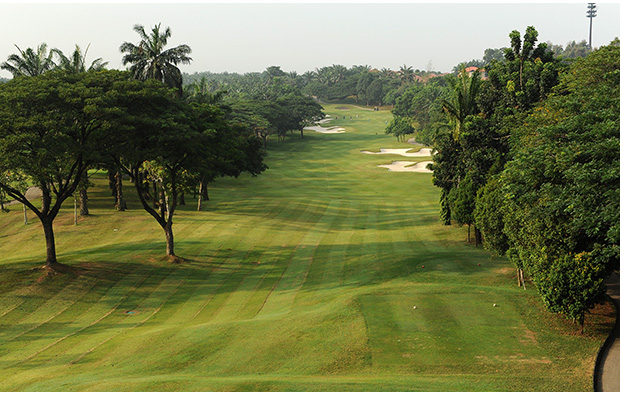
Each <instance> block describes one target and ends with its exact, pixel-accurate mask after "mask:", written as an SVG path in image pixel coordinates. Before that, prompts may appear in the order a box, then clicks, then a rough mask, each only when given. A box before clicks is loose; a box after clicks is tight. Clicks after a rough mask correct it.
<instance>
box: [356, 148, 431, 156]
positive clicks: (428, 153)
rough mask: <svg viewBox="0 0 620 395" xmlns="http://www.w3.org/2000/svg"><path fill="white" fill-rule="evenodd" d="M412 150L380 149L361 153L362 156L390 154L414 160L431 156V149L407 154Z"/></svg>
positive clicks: (422, 149)
mask: <svg viewBox="0 0 620 395" xmlns="http://www.w3.org/2000/svg"><path fill="white" fill-rule="evenodd" d="M412 149H413V148H398V149H396V148H395V149H391V148H381V151H380V152H372V151H362V154H372V155H381V154H392V155H401V156H406V157H409V158H415V157H420V156H431V155H432V149H431V148H421V149H420V150H419V151H418V152H408V151H410V150H412Z"/></svg>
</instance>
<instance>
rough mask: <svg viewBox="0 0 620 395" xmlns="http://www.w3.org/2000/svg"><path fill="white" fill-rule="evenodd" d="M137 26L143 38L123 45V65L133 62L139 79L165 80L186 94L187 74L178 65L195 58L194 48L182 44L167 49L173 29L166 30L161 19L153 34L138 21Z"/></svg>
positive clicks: (136, 28) (179, 93)
mask: <svg viewBox="0 0 620 395" xmlns="http://www.w3.org/2000/svg"><path fill="white" fill-rule="evenodd" d="M133 30H134V31H135V32H136V33H138V35H139V36H140V41H139V42H138V44H132V43H130V42H124V43H123V44H122V45H121V46H120V48H119V49H120V51H121V52H123V53H125V55H124V56H123V65H127V64H131V67H130V68H129V70H130V71H131V72H132V73H133V75H134V77H135V78H136V79H138V80H140V81H144V80H146V79H155V80H157V81H161V82H163V83H164V84H166V85H167V86H169V87H171V88H175V89H176V90H177V94H178V95H179V97H180V96H181V95H182V94H183V76H182V74H181V71H180V70H179V68H178V67H177V65H178V64H179V63H180V64H189V63H190V62H191V61H192V58H190V57H189V54H190V53H191V52H192V50H191V48H190V47H189V46H188V45H186V44H182V45H179V46H176V47H174V48H169V49H165V47H166V45H168V39H169V38H170V37H171V35H172V32H171V30H170V28H169V27H167V28H166V29H164V30H163V31H162V29H161V23H160V24H158V25H155V26H154V27H153V28H152V29H151V32H150V34H147V33H146V32H145V30H144V26H142V25H135V26H134V27H133Z"/></svg>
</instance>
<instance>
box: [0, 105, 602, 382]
mask: <svg viewBox="0 0 620 395" xmlns="http://www.w3.org/2000/svg"><path fill="white" fill-rule="evenodd" d="M338 107H339V108H338ZM342 107H346V109H345V108H342ZM326 112H327V113H328V114H330V115H334V116H338V120H336V121H334V122H333V124H334V125H338V126H344V127H346V128H347V133H345V134H333V135H323V134H319V133H314V132H309V131H308V132H306V133H304V135H305V136H304V139H303V140H302V139H300V137H299V135H294V136H291V137H289V138H287V139H286V141H284V142H273V141H272V142H270V147H269V156H268V159H267V162H268V165H269V167H270V169H269V170H268V171H267V172H266V173H265V174H263V175H261V176H259V177H257V178H251V177H246V176H243V177H240V178H239V179H222V180H218V181H217V182H215V183H213V184H212V185H210V195H211V198H212V200H211V201H209V202H208V204H207V205H206V209H205V210H204V211H203V212H196V211H195V200H194V199H192V198H191V197H190V198H189V199H188V202H187V203H188V204H187V206H185V207H183V208H181V209H180V210H179V211H178V216H177V217H176V220H175V225H174V229H175V235H176V241H177V245H176V251H177V253H178V254H179V255H181V256H182V257H183V258H184V259H185V261H184V262H183V263H180V264H169V263H167V261H166V260H164V259H162V258H163V257H162V256H163V252H164V239H163V232H162V231H161V230H160V229H159V228H158V226H157V224H156V223H155V221H154V220H153V219H152V218H150V217H149V216H148V214H146V213H145V212H144V211H143V210H141V209H140V208H139V203H138V201H137V198H136V196H135V195H134V194H133V193H132V192H131V190H130V189H129V187H128V188H127V191H126V192H127V197H128V201H129V207H130V210H129V211H126V212H122V213H120V212H115V211H114V210H113V208H112V204H113V202H112V198H111V196H110V193H109V192H108V191H107V190H106V180H105V177H104V175H103V174H101V173H98V174H95V175H93V178H92V179H93V181H94V183H95V186H94V187H93V188H92V189H91V192H90V198H91V200H90V205H91V212H92V214H93V215H91V216H89V217H87V218H81V219H80V221H79V223H78V225H77V226H75V225H73V213H72V203H71V204H68V205H67V208H66V210H64V211H63V212H62V213H61V215H60V217H59V218H58V220H57V222H56V228H55V229H56V235H57V242H58V246H57V250H58V252H59V259H60V261H61V262H62V263H65V264H69V265H72V266H74V267H77V268H79V269H80V272H79V274H78V275H76V276H69V275H63V276H56V277H52V278H46V277H42V276H41V275H42V273H41V271H40V270H38V269H37V268H38V267H39V266H41V263H42V261H43V260H44V243H43V238H42V232H41V228H40V225H38V224H36V223H35V222H34V219H31V224H30V225H28V226H24V225H23V217H22V215H23V214H22V213H21V211H19V210H14V211H12V212H10V213H8V214H2V215H0V227H1V230H0V243H2V244H1V251H2V255H1V256H0V291H1V292H2V294H1V296H0V325H1V327H0V372H2V375H1V376H0V390H3V391H564V390H570V391H588V390H590V389H591V374H592V369H593V363H594V358H595V354H596V351H597V349H598V347H599V346H600V344H602V341H603V339H604V337H605V336H606V333H607V331H608V330H609V329H610V328H611V320H612V318H611V311H610V309H609V308H608V307H607V308H600V309H598V310H597V311H596V312H595V314H593V315H591V316H589V317H588V325H587V328H586V334H585V335H583V336H579V335H578V328H575V327H573V326H572V325H570V323H567V322H566V321H565V320H563V319H562V318H560V317H557V316H555V315H552V314H549V313H547V312H545V311H544V309H543V308H542V307H541V304H540V301H539V299H538V297H537V296H536V295H535V292H534V291H533V290H532V289H531V287H530V288H528V290H527V291H523V290H522V289H519V288H517V287H516V280H515V279H514V278H513V274H514V273H513V270H512V268H511V266H510V265H509V263H508V262H507V261H505V260H503V259H496V260H491V259H489V257H488V255H487V254H486V253H485V252H484V251H482V250H481V249H476V248H475V247H473V246H471V245H468V244H466V243H465V239H466V229H464V228H458V227H444V226H441V225H440V224H439V223H438V220H437V214H438V210H437V207H438V206H437V202H438V190H437V189H436V188H435V187H433V186H432V183H431V175H430V174H416V173H393V172H388V171H387V170H385V169H382V168H377V167H376V166H377V165H378V164H384V163H390V162H391V161H393V160H399V159H402V157H400V156H396V155H394V156H392V155H381V156H374V155H365V154H361V153H360V151H361V150H367V149H370V150H378V149H379V148H403V147H408V145H407V144H405V143H397V142H396V139H395V138H394V137H390V136H385V135H384V134H383V128H384V125H385V121H386V120H388V119H389V117H390V114H389V112H388V111H378V112H377V111H369V110H367V109H363V108H356V107H354V106H353V105H352V104H346V105H342V104H341V105H338V104H333V105H327V106H326ZM345 114H346V115H347V119H346V120H345V119H343V118H342V117H343V116H344V115H345ZM356 115H358V117H356ZM369 119H370V120H369ZM407 160H427V159H425V158H407ZM494 304H495V305H496V307H494V306H493V305H494ZM414 307H415V308H414Z"/></svg>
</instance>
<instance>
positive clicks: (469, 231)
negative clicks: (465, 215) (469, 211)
mask: <svg viewBox="0 0 620 395" xmlns="http://www.w3.org/2000/svg"><path fill="white" fill-rule="evenodd" d="M470 235H471V224H467V243H471V236H470Z"/></svg>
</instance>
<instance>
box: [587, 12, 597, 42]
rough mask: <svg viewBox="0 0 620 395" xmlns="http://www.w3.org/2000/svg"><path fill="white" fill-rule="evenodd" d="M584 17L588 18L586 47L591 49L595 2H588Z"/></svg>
mask: <svg viewBox="0 0 620 395" xmlns="http://www.w3.org/2000/svg"><path fill="white" fill-rule="evenodd" d="M586 17H587V18H590V41H589V44H588V47H589V48H590V49H592V19H593V18H595V17H596V3H588V11H586Z"/></svg>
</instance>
